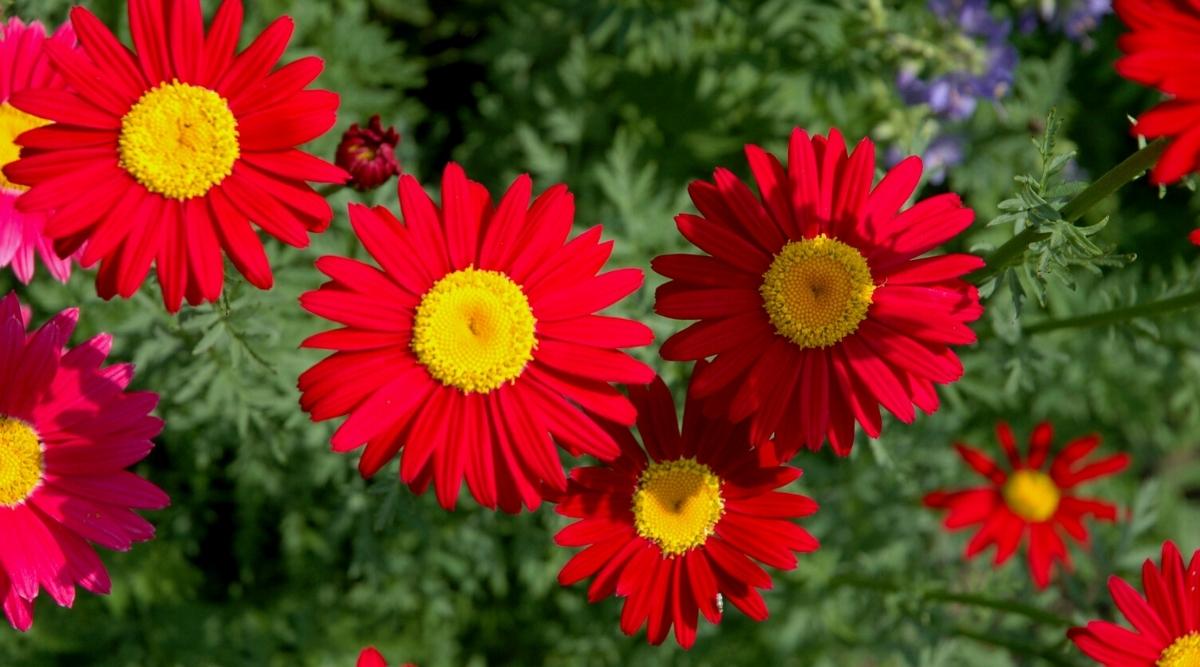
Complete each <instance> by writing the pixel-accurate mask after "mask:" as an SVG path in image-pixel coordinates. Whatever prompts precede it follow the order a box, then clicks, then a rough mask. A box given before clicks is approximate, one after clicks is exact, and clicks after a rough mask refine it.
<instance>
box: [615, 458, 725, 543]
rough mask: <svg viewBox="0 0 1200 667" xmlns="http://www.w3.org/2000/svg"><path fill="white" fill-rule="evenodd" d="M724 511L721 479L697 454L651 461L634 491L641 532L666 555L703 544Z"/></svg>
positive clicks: (634, 511) (636, 521) (634, 513)
mask: <svg viewBox="0 0 1200 667" xmlns="http://www.w3.org/2000/svg"><path fill="white" fill-rule="evenodd" d="M724 513H725V499H724V498H722V497H721V479H720V478H719V477H717V476H716V475H715V474H714V473H713V471H712V469H711V468H709V467H708V466H706V465H704V464H703V463H698V462H697V461H696V459H694V458H687V459H678V460H675V461H660V462H654V463H651V464H650V465H649V466H647V468H646V469H645V470H644V471H643V472H642V476H641V478H640V479H639V480H638V486H637V491H635V492H634V494H633V516H634V526H635V528H636V529H637V533H638V535H641V536H642V537H644V538H646V539H648V540H650V541H651V542H654V543H655V544H657V545H658V546H659V548H660V549H662V552H663V554H665V555H667V556H679V555H682V554H684V553H687V552H688V551H689V550H691V549H694V548H696V547H699V546H702V545H703V544H704V543H705V542H707V541H708V538H709V536H711V535H712V534H713V531H714V530H715V529H716V526H717V522H718V521H720V520H721V516H722V515H724Z"/></svg>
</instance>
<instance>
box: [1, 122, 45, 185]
mask: <svg viewBox="0 0 1200 667" xmlns="http://www.w3.org/2000/svg"><path fill="white" fill-rule="evenodd" d="M49 124H50V121H48V120H46V119H45V118H38V117H37V116H34V115H32V114H27V113H25V112H24V111H21V110H20V109H18V108H16V107H14V106H13V105H11V104H9V103H8V102H4V103H3V104H0V167H3V166H5V165H8V164H11V163H13V162H16V161H17V159H18V158H20V157H21V147H20V146H18V145H17V137H19V136H21V135H22V134H24V133H25V132H28V131H29V130H32V129H33V128H35V127H42V126H43V125H49ZM0 188H3V189H5V190H9V191H12V192H25V191H26V190H28V189H29V187H28V186H25V185H21V184H20V183H13V182H12V181H10V180H8V178H7V177H5V176H4V172H3V171H0Z"/></svg>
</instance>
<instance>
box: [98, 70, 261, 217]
mask: <svg viewBox="0 0 1200 667" xmlns="http://www.w3.org/2000/svg"><path fill="white" fill-rule="evenodd" d="M119 148H120V165H121V167H122V168H123V169H125V171H127V172H129V174H130V175H131V176H133V177H134V178H135V179H137V181H138V182H139V183H141V184H142V185H143V186H145V187H146V189H147V190H149V191H151V192H154V193H157V194H160V195H162V196H164V197H169V198H171V199H179V200H185V199H191V198H193V197H200V196H203V195H205V194H207V193H208V191H209V190H210V189H212V188H213V186H215V185H217V184H219V183H220V182H221V181H223V180H225V177H227V176H229V175H230V174H231V173H233V165H234V163H235V162H236V161H237V159H238V157H239V156H240V155H241V149H240V144H239V142H238V129H237V118H235V117H234V115H233V112H232V111H230V110H229V103H228V102H227V101H226V100H225V98H224V97H221V96H220V95H219V94H217V93H216V92H214V91H212V90H209V89H208V88H203V87H201V86H193V85H191V84H187V83H180V82H179V81H172V82H170V83H161V84H159V85H157V86H155V87H154V88H151V89H150V90H148V91H146V93H145V94H144V95H142V97H141V99H139V100H138V101H137V103H135V104H134V105H133V107H131V108H130V109H129V111H128V112H126V114H125V116H124V117H122V118H121V137H120V140H119Z"/></svg>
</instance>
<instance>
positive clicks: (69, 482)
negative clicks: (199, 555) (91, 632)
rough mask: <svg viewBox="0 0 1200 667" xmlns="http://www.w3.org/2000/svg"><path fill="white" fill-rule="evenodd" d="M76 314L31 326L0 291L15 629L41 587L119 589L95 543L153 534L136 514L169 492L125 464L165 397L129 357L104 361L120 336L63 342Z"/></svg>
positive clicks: (0, 432)
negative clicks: (137, 379) (141, 385)
mask: <svg viewBox="0 0 1200 667" xmlns="http://www.w3.org/2000/svg"><path fill="white" fill-rule="evenodd" d="M78 320H79V311H78V310H77V309H70V310H66V311H63V312H62V313H60V314H59V315H57V316H56V317H54V318H52V319H50V320H49V321H48V322H46V323H45V324H43V325H42V326H41V327H40V328H38V329H36V330H34V331H29V328H30V326H29V320H28V319H27V315H26V313H25V312H24V309H23V308H21V304H20V302H19V301H18V300H17V297H16V295H15V294H9V295H8V296H7V297H4V298H0V377H3V378H4V382H2V383H0V602H2V603H3V606H4V613H5V615H6V616H8V621H9V623H11V624H12V626H13V627H14V628H17V629H18V630H22V631H25V630H28V629H29V628H30V627H31V626H32V625H33V603H34V601H35V600H36V599H37V597H38V595H39V594H40V592H41V591H43V590H44V591H46V592H47V593H49V595H50V598H51V599H53V600H54V602H55V603H57V604H58V605H59V606H62V607H70V606H72V605H73V604H74V602H75V594H76V591H75V587H76V586H81V587H83V588H84V589H85V590H88V591H91V592H93V593H97V594H100V595H104V594H107V593H108V592H109V590H110V589H111V587H112V582H111V581H110V580H109V577H108V572H107V571H106V570H105V568H104V563H103V562H102V561H101V560H100V558H99V556H97V555H96V552H95V550H94V548H93V546H92V545H93V544H96V545H98V546H102V547H105V548H107V549H113V550H116V551H127V550H129V549H130V547H131V546H132V545H133V544H134V543H137V542H143V541H146V540H149V539H152V538H153V537H154V526H152V525H151V524H150V523H149V522H148V521H146V520H145V519H143V518H142V517H141V516H139V515H138V514H137V513H136V512H135V511H134V510H138V509H146V510H153V509H162V508H163V507H166V506H167V505H168V504H169V502H170V499H169V498H168V497H167V494H165V493H163V491H162V490H161V489H159V488H158V487H157V486H155V485H154V484H151V483H150V482H148V481H146V480H145V479H142V478H141V477H139V476H137V475H136V474H134V473H132V472H130V471H128V470H126V468H128V467H129V466H131V465H133V464H135V463H137V462H138V461H141V460H142V459H143V458H145V457H146V455H147V454H149V453H150V450H151V449H153V448H154V443H153V441H152V438H154V437H155V436H157V435H158V434H159V432H160V431H161V430H162V426H163V424H162V421H161V420H159V419H157V418H155V417H152V416H150V412H151V411H152V410H153V409H154V407H155V405H156V404H157V403H158V395H157V394H154V393H151V392H145V391H126V388H127V387H128V385H129V382H130V381H131V380H132V379H133V366H132V365H131V364H116V365H113V366H107V367H106V366H104V361H105V358H106V357H107V356H108V352H109V349H110V348H111V347H112V336H109V335H108V334H100V335H98V336H96V337H95V338H92V339H91V340H89V341H87V342H86V343H83V344H82V345H79V346H77V347H74V348H70V349H68V348H67V347H66V343H67V341H68V339H70V337H71V333H72V332H73V331H74V330H75V325H76V323H77V322H78Z"/></svg>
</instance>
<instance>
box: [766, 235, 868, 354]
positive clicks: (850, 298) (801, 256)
mask: <svg viewBox="0 0 1200 667" xmlns="http://www.w3.org/2000/svg"><path fill="white" fill-rule="evenodd" d="M758 291H759V294H761V295H762V298H763V308H764V309H766V311H767V316H768V317H770V318H771V324H772V325H774V326H775V330H776V331H777V332H779V335H781V336H784V337H786V338H788V339H789V340H791V341H792V342H793V343H795V344H796V345H799V346H800V347H803V348H818V347H829V346H831V345H834V344H835V343H837V342H838V341H840V340H842V339H843V338H845V337H846V336H849V335H850V334H852V333H854V332H855V331H856V330H857V329H858V325H859V323H861V322H862V321H863V319H864V318H866V316H867V309H868V308H870V307H871V297H872V295H873V294H874V293H875V283H874V281H872V280H871V269H870V267H868V266H867V260H866V259H865V258H863V256H862V254H861V253H859V252H858V251H857V250H855V249H854V248H853V247H851V246H849V245H847V244H845V243H842V242H841V241H838V240H836V239H831V238H829V237H828V236H825V235H824V234H821V235H819V236H815V237H813V238H811V239H804V240H802V241H789V242H788V243H787V245H785V246H783V249H782V250H780V251H779V254H778V255H775V260H774V261H773V262H771V267H770V268H769V269H767V272H766V273H765V274H763V282H762V285H761V286H760V287H759V288H758Z"/></svg>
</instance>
